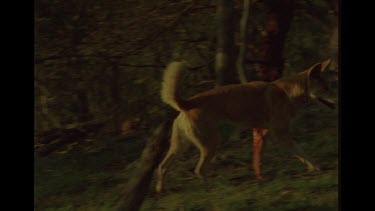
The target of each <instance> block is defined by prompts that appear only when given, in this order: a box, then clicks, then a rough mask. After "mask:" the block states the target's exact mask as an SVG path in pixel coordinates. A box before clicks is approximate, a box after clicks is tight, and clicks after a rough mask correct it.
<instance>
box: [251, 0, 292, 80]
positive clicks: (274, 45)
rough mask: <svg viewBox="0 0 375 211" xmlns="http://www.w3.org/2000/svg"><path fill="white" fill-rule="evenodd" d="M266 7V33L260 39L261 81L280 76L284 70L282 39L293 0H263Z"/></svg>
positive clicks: (287, 24)
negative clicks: (262, 62)
mask: <svg viewBox="0 0 375 211" xmlns="http://www.w3.org/2000/svg"><path fill="white" fill-rule="evenodd" d="M265 6H266V8H267V18H266V26H265V30H266V35H265V36H264V37H263V41H262V47H261V49H262V51H261V60H262V61H264V64H261V65H260V68H259V70H258V77H259V79H260V80H263V81H273V80H276V79H278V78H280V77H281V76H282V74H283V70H284V58H283V50H284V41H285V38H286V34H287V32H288V30H289V26H290V23H291V20H292V17H293V11H294V0H280V1H272V0H265Z"/></svg>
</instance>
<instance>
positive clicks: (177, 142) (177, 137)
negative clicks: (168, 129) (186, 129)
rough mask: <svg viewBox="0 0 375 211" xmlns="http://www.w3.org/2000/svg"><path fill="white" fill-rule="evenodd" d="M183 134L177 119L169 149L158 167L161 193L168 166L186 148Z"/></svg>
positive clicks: (158, 186)
mask: <svg viewBox="0 0 375 211" xmlns="http://www.w3.org/2000/svg"><path fill="white" fill-rule="evenodd" d="M182 136H183V135H182V134H181V132H180V130H179V128H178V123H177V121H175V122H174V123H173V129H172V136H171V139H170V147H169V150H168V152H167V154H166V156H165V157H164V159H163V160H162V161H161V163H160V164H159V166H158V169H157V183H156V192H157V193H160V192H161V191H162V189H163V183H164V178H165V176H166V172H167V170H168V167H169V166H170V165H171V163H172V162H173V161H174V160H175V159H176V158H177V156H178V154H180V153H182V151H183V150H184V149H185V148H186V146H182V145H184V143H182V142H183V141H184V140H183V137H182Z"/></svg>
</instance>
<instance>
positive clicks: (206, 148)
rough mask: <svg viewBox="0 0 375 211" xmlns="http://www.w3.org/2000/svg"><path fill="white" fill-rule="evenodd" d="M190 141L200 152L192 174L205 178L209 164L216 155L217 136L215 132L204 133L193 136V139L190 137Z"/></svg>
mask: <svg viewBox="0 0 375 211" xmlns="http://www.w3.org/2000/svg"><path fill="white" fill-rule="evenodd" d="M192 141H193V143H194V144H195V146H196V147H197V148H198V149H199V152H200V157H199V161H198V163H197V165H196V167H195V170H194V173H195V174H196V175H197V176H198V177H199V178H205V177H206V176H207V168H208V165H209V162H210V161H211V160H212V158H213V157H214V156H215V153H216V149H217V145H218V143H219V135H218V134H217V132H216V131H215V132H213V131H210V132H207V131H206V132H205V134H199V135H197V134H195V135H194V137H192Z"/></svg>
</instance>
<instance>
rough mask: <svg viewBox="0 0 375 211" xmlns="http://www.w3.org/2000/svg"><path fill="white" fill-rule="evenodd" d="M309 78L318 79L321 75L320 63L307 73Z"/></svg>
mask: <svg viewBox="0 0 375 211" xmlns="http://www.w3.org/2000/svg"><path fill="white" fill-rule="evenodd" d="M308 75H309V78H316V79H317V78H320V77H321V75H322V63H317V64H315V65H314V66H312V67H310V69H309V71H308Z"/></svg>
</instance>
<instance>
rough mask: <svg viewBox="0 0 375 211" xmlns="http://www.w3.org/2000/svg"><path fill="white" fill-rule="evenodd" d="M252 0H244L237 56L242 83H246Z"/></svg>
mask: <svg viewBox="0 0 375 211" xmlns="http://www.w3.org/2000/svg"><path fill="white" fill-rule="evenodd" d="M249 10H250V0H244V5H243V12H242V18H241V22H240V46H239V54H238V58H237V72H238V77H239V79H240V82H241V83H246V82H247V79H246V74H245V58H246V49H247V42H246V41H247V25H248V19H249Z"/></svg>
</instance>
